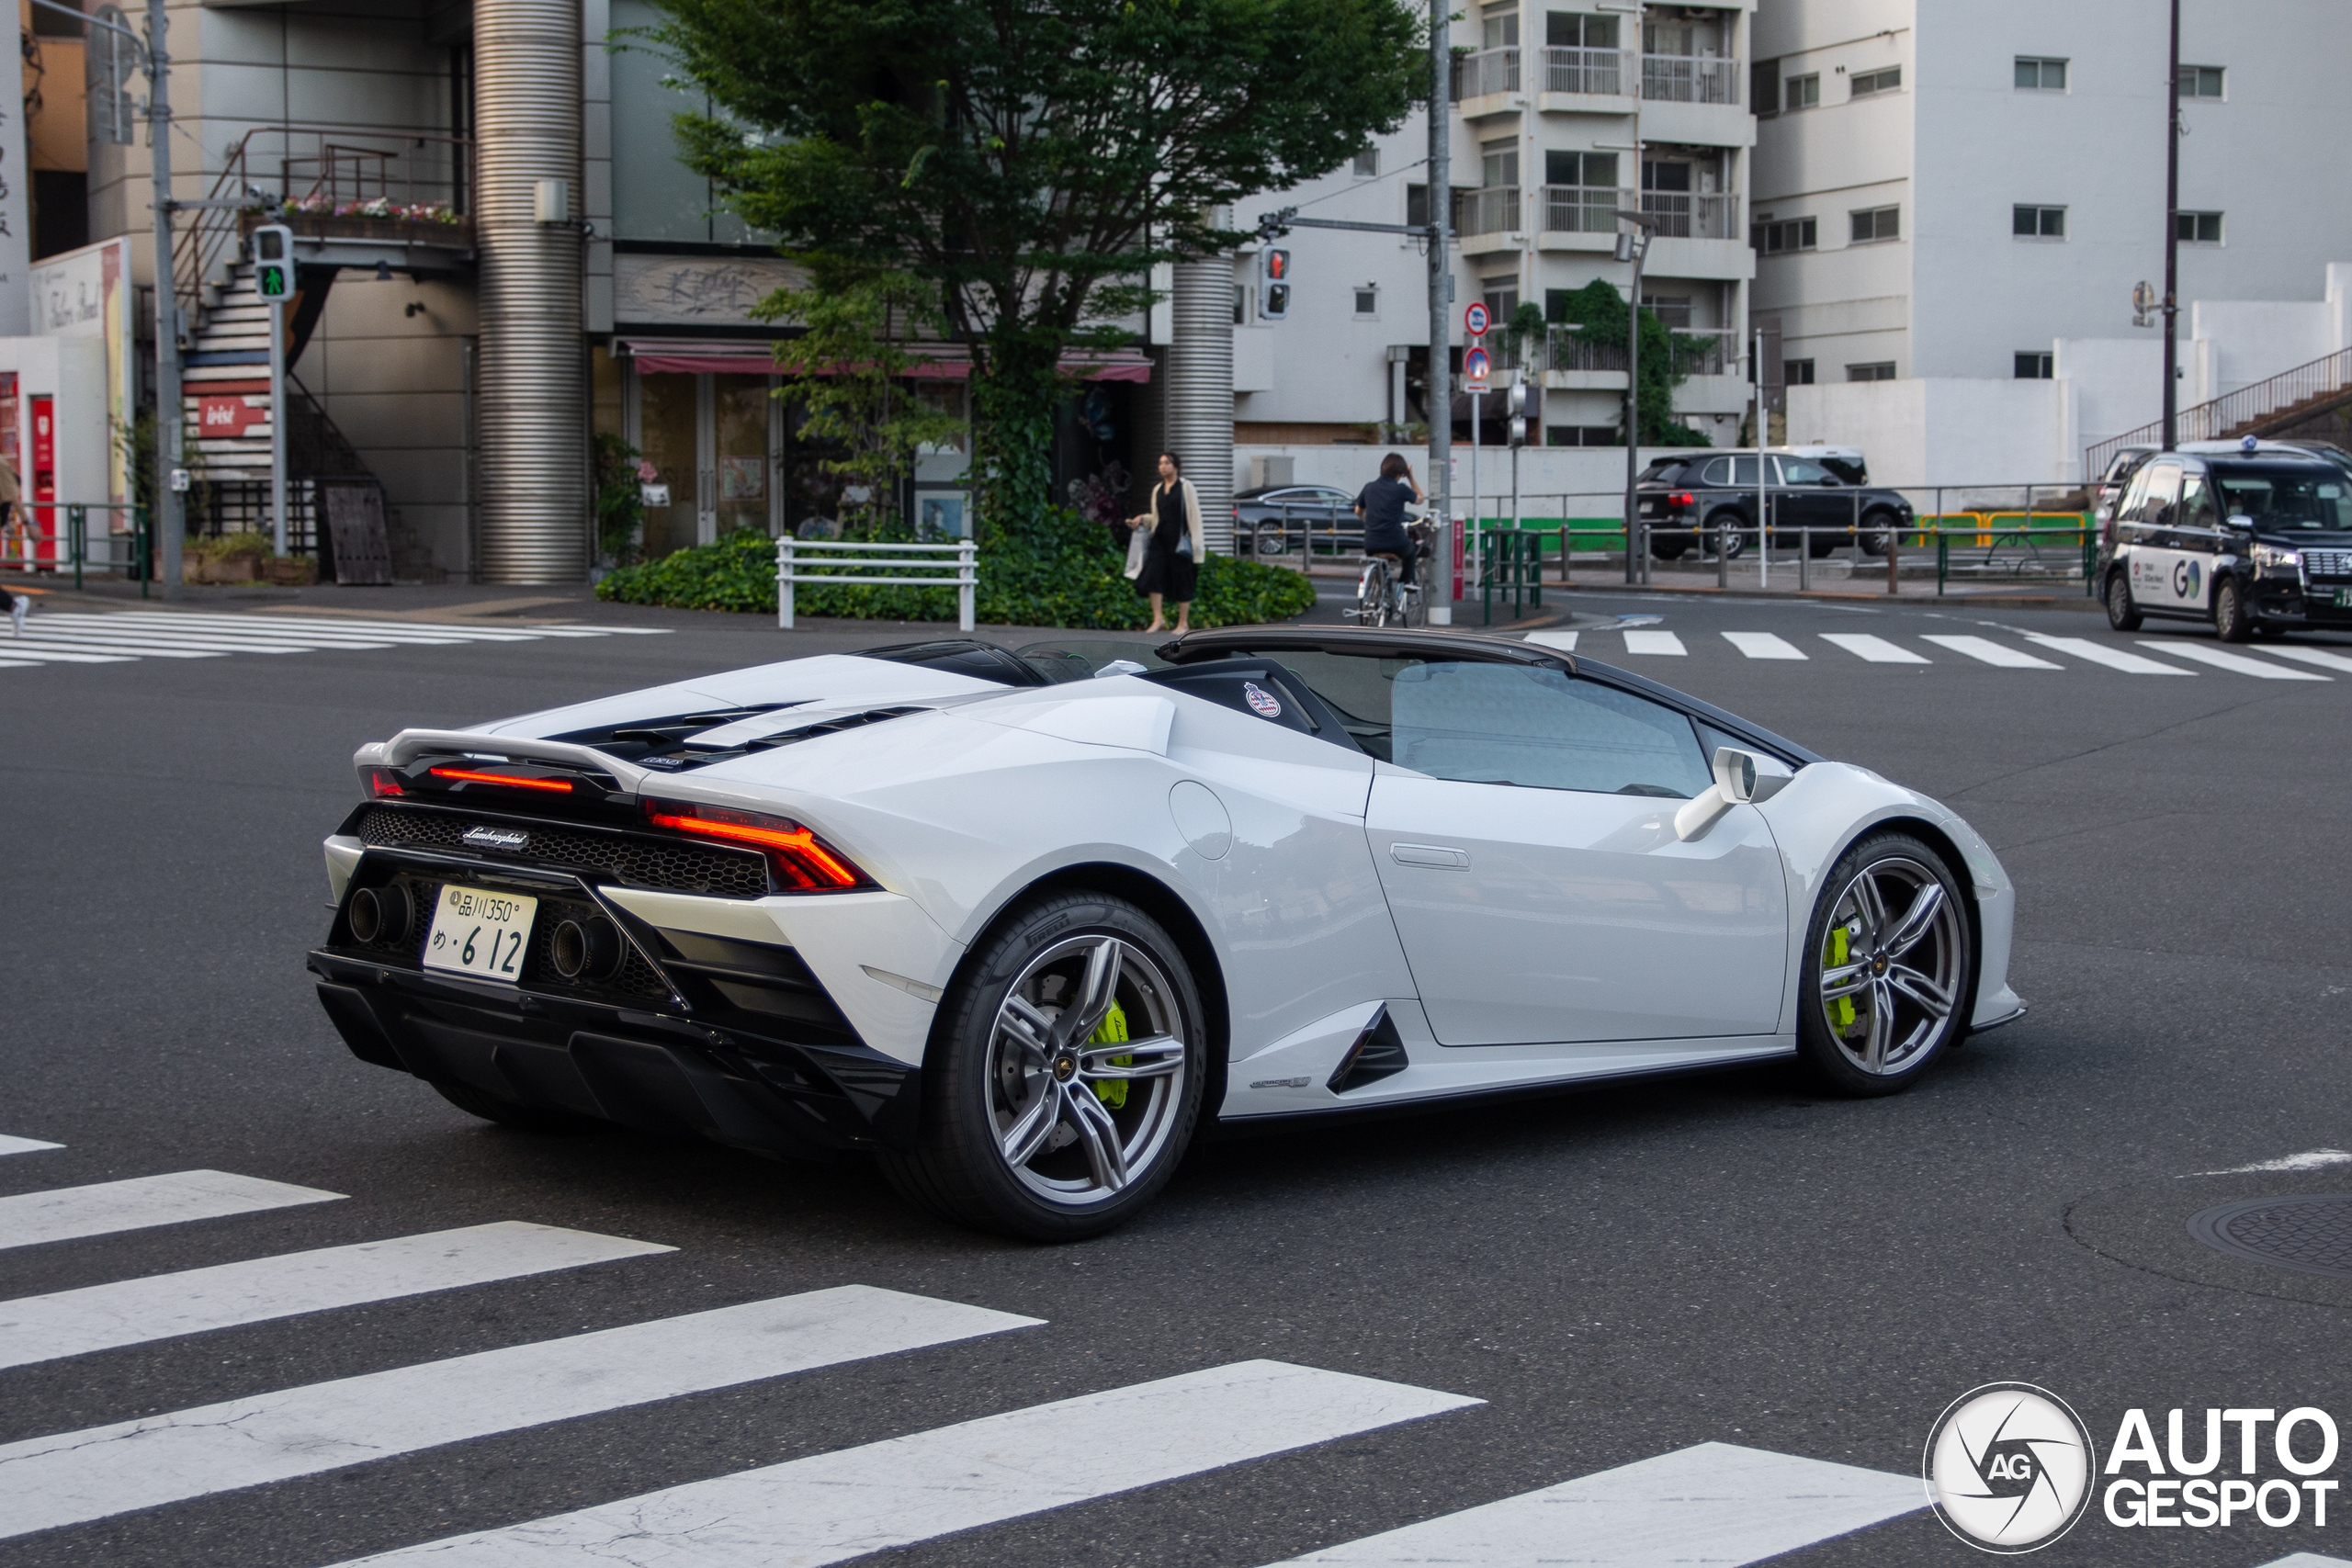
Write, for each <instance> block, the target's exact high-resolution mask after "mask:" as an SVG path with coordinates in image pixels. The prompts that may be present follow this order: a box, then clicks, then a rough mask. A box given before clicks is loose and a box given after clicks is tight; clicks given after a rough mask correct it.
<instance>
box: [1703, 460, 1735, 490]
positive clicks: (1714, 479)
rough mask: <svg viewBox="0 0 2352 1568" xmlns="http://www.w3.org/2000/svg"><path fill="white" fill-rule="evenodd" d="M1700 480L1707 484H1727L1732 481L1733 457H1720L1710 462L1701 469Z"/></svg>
mask: <svg viewBox="0 0 2352 1568" xmlns="http://www.w3.org/2000/svg"><path fill="white" fill-rule="evenodd" d="M1699 482H1700V483H1701V484H1705V485H1727V484H1729V483H1731V459H1730V458H1728V457H1718V458H1716V459H1715V460H1714V461H1713V462H1712V463H1709V464H1708V465H1707V466H1706V468H1703V469H1702V470H1701V471H1700V474H1699Z"/></svg>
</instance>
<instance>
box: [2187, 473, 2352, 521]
mask: <svg viewBox="0 0 2352 1568" xmlns="http://www.w3.org/2000/svg"><path fill="white" fill-rule="evenodd" d="M2212 478H2213V483H2214V484H2215V486H2216V487H2217V488H2218V489H2219V490H2220V491H2221V492H2222V512H2223V513H2224V514H2225V515H2227V516H2231V517H2251V518H2253V519H2254V521H2255V525H2256V526H2257V527H2260V528H2264V529H2301V530H2309V531H2311V532H2314V533H2317V532H2322V531H2328V532H2333V531H2337V530H2344V529H2352V495H2347V492H2346V481H2345V479H2344V476H2343V475H2341V474H2336V473H2329V472H2325V471H2324V470H2323V471H2320V472H2314V471H2312V469H2310V468H2301V467H2296V468H2288V467H2286V466H2284V465H2278V466H2275V467H2264V468H2253V467H2245V466H2240V465H2238V464H2231V465H2229V466H2228V467H2226V468H2224V467H2223V466H2222V465H2221V464H2218V463H2217V464H2215V465H2214V466H2213V469H2212Z"/></svg>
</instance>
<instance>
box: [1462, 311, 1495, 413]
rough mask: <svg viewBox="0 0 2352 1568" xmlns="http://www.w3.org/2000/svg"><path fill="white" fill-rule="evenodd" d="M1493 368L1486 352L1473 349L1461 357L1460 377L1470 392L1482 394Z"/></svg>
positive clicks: (1480, 349)
mask: <svg viewBox="0 0 2352 1568" xmlns="http://www.w3.org/2000/svg"><path fill="white" fill-rule="evenodd" d="M1478 308H1479V307H1477V306H1476V305H1474V306H1472V307H1471V309H1472V310H1477V309H1478ZM1493 367H1494V361H1493V360H1491V359H1489V358H1487V351H1486V350H1485V349H1483V348H1473V349H1471V350H1470V351H1469V352H1468V353H1467V354H1464V355H1463V356H1462V377H1463V379H1464V380H1465V381H1467V382H1469V383H1470V386H1469V389H1470V390H1471V391H1474V392H1483V391H1485V390H1486V389H1487V372H1489V371H1490V370H1492V369H1493Z"/></svg>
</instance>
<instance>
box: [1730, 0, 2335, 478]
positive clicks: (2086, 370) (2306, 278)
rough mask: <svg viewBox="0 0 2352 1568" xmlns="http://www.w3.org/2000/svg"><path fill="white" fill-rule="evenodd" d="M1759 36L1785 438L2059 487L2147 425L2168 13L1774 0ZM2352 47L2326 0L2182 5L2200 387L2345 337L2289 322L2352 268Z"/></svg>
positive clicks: (1965, 474)
mask: <svg viewBox="0 0 2352 1568" xmlns="http://www.w3.org/2000/svg"><path fill="white" fill-rule="evenodd" d="M1755 33H1756V46H1755V56H1756V59H1755V64H1754V67H1753V72H1752V80H1751V84H1750V97H1751V99H1752V101H1753V103H1754V106H1755V109H1756V114H1757V143H1756V151H1755V156H1754V170H1755V178H1754V182H1753V186H1752V190H1751V196H1750V204H1751V209H1752V210H1751V213H1750V221H1751V223H1752V225H1753V233H1754V237H1755V246H1756V251H1757V275H1756V310H1757V312H1758V315H1760V316H1766V317H1776V318H1778V321H1779V323H1780V329H1781V355H1782V358H1783V368H1784V371H1785V374H1786V377H1787V379H1788V381H1789V382H1790V383H1791V390H1790V395H1789V420H1790V424H1789V432H1790V434H1791V435H1792V436H1793V437H1795V438H1797V439H1801V440H1810V439H1824V440H1838V441H1855V442H1858V443H1863V444H1867V445H1869V446H1871V448H1872V467H1873V469H1874V471H1876V472H1878V473H1880V474H1881V475H1883V477H1885V478H1888V479H1894V480H1896V481H1899V482H1910V483H1966V482H1972V481H1977V480H1986V481H1990V480H2000V479H2023V478H2033V479H2054V478H2067V477H2074V476H2075V474H2076V473H2077V472H2078V470H2079V468H2080V462H2081V454H2082V451H2083V449H2084V448H2085V447H2086V446H2092V445H2093V444H2095V443H2097V442H2098V441H2100V440H2103V439H2105V438H2107V437H2109V436H2111V435H2113V434H2117V433H2118V432H2120V431H2122V430H2125V429H2128V428H2130V427H2132V426H2136V425H2139V424H2142V423H2145V422H2147V421H2149V420H2153V419H2154V418H2156V417H2157V414H2158V412H2159V408H2160V404H2161V398H2162V389H2163V372H2162V367H2161V364H2160V361H2161V348H2160V341H2159V339H2160V329H2158V328H2157V327H2155V326H2154V325H2150V326H2140V327H2135V326H2133V325H2132V324H2131V320H2132V313H2133V312H2132V305H2131V294H2132V288H2133V286H2134V285H2135V284H2138V283H2141V282H2143V281H2144V282H2150V283H2153V284H2155V285H2156V286H2158V287H2159V288H2160V287H2161V285H2162V283H2163V278H2164V237H2165V116H2166V107H2167V105H2166V96H2167V95H2166V84H2165V72H2166V41H2167V40H2166V37H2165V10H2164V8H2163V7H2162V6H2155V7H2151V6H2146V5H2143V4H2126V3H2124V0H2078V3H2076V4H2074V5H2069V6H2050V5H2046V4H2035V3H2032V0H1765V4H1764V5H1763V6H1762V7H1761V8H1760V9H1759V11H1758V16H1757V20H1756V29H1755ZM2347 46H2352V13H2347V12H2346V10H2345V9H2344V8H2343V7H2342V6H2337V5H2332V4H2329V3H2328V0H2260V3H2259V4H2257V5H2256V6H2245V5H2224V4H2222V0H2184V3H2183V5H2182V13H2181V61H2182V65H2181V73H2180V91H2181V97H2182V118H2183V127H2182V135H2181V138H2180V142H2179V157H2180V183H2179V191H2180V195H2179V207H2180V211H2179V213H2178V216H2177V230H2178V235H2179V239H2180V264H2179V298H2180V300H2181V302H2182V316H2181V330H2182V333H2183V337H2184V339H2185V340H2187V343H2188V346H2185V347H2184V348H2183V351H2182V355H2181V358H2180V361H2179V363H2178V365H2177V367H2176V376H2177V380H2178V383H2179V387H2180V396H2181V400H2182V402H2183V403H2184V404H2186V403H2189V402H2193V401H2197V400H2200V399H2202V398H2207V397H2213V396H2218V395H2220V394H2221V392H2222V391H2224V390H2227V389H2231V388H2233V387H2235V386H2240V385H2244V384H2245V383H2248V382H2251V381H2255V380H2258V379H2261V378H2265V377H2267V376H2270V375H2273V374H2276V373H2278V372H2279V371H2282V370H2285V369H2287V368H2289V367H2290V366H2293V365H2295V364H2298V363H2301V358H2305V357H2311V356H2313V355H2317V354H2322V353H2325V352H2329V351H2331V350H2332V349H2334V348H2337V347H2341V346H2343V344H2342V343H2341V342H2326V341H2324V338H2325V336H2326V334H2325V333H2324V332H2319V331H2316V330H2305V328H2304V327H2303V326H2302V325H2296V326H2293V327H2291V328H2290V327H2287V326H2284V325H2283V324H2282V323H2283V321H2284V320H2285V319H2286V318H2291V319H2292V320H2293V321H2296V322H2298V323H2300V322H2302V321H2304V320H2305V318H2310V319H2311V320H2312V321H2317V320H2318V319H2319V312H2320V311H2321V307H2322V305H2323V303H2324V300H2323V299H2322V295H2321V293H2320V292H2317V291H2319V290H2322V289H2324V288H2326V287H2328V284H2329V264H2330V263H2332V262H2336V261H2339V260H2341V259H2343V258H2346V257H2352V208H2346V206H2345V204H2344V203H2342V202H2340V201H2337V200H2335V199H2333V193H2334V192H2335V190H2336V189H2337V188H2338V187H2339V186H2340V182H2341V173H2340V170H2339V168H2338V166H2337V165H2338V164H2339V163H2340V159H2339V158H2338V156H2337V155H2336V152H2335V144H2336V143H2337V142H2338V141H2340V140H2341V130H2342V129H2343V121H2344V119H2345V111H2344V110H2343V109H2342V108H2341V107H2338V104H2337V100H2338V97H2339V95H2337V94H2335V93H2334V92H2333V91H2332V90H2331V89H2332V84H2333V79H2334V76H2335V62H2337V61H2338V60H2340V59H2341V58H2342V57H2343V56H2344V54H2345V52H2346V48H2347ZM2225 302H2226V303H2225ZM2268 302H2276V303H2275V306H2272V307H2271V310H2270V314H2271V315H2273V316H2276V315H2278V313H2279V312H2284V313H2285V316H2284V317H2282V318H2280V320H2279V321H2272V322H2270V323H2269V324H2267V325H2266V324H2264V322H2265V310H2264V309H2263V306H2264V305H2265V304H2267V303H2268ZM2192 318H2197V319H2198V320H2192ZM2199 321H2201V323H2202V324H2201V325H2199ZM2207 331H2210V332H2211V333H2213V334H2215V335H2213V336H2212V337H2211V338H2205V339H2200V338H2199V336H2198V335H2197V334H2198V333H2201V332H2207ZM2199 343H2202V344H2203V346H2201V347H2200V346H2198V344H2199ZM2299 356H2300V357H2299ZM1833 389H1836V390H1833Z"/></svg>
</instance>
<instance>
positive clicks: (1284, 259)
mask: <svg viewBox="0 0 2352 1568" xmlns="http://www.w3.org/2000/svg"><path fill="white" fill-rule="evenodd" d="M1266 276H1267V278H1268V280H1269V281H1271V282H1274V283H1280V282H1282V281H1283V279H1284V278H1287V277H1288V276H1290V253H1289V252H1288V251H1268V252H1267V253H1266Z"/></svg>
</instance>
